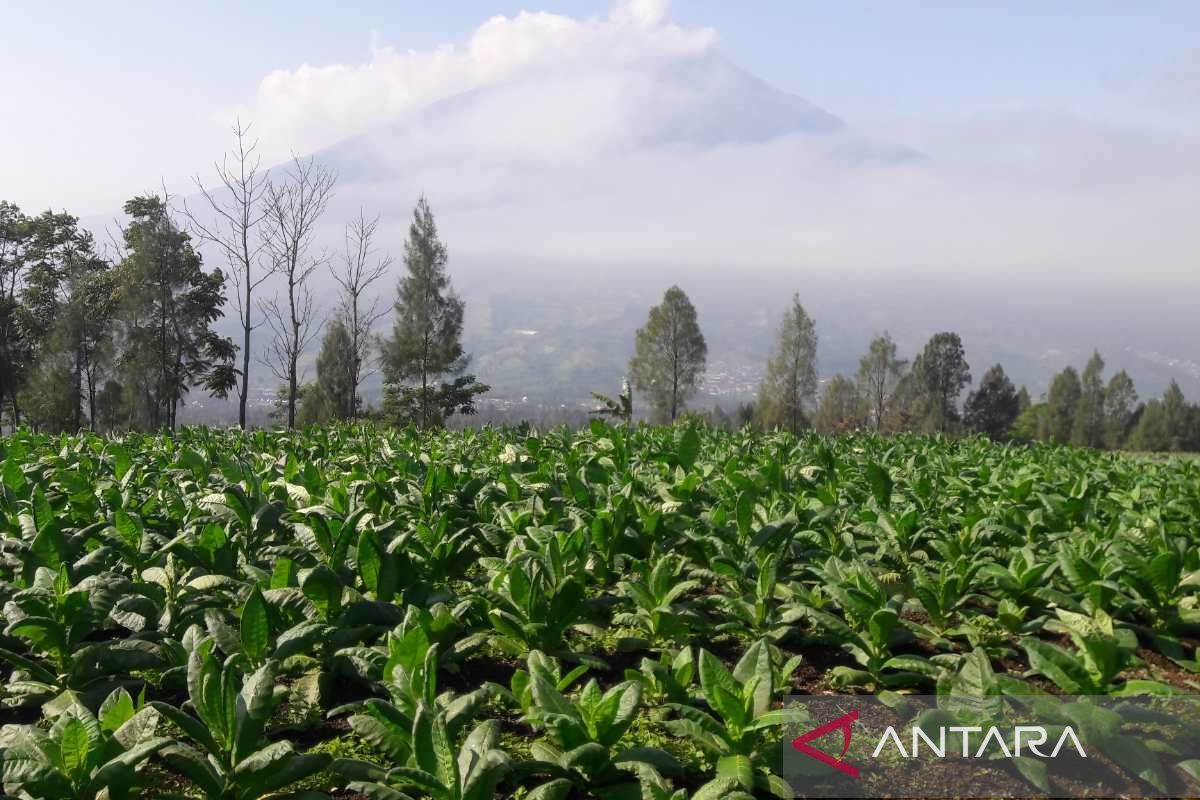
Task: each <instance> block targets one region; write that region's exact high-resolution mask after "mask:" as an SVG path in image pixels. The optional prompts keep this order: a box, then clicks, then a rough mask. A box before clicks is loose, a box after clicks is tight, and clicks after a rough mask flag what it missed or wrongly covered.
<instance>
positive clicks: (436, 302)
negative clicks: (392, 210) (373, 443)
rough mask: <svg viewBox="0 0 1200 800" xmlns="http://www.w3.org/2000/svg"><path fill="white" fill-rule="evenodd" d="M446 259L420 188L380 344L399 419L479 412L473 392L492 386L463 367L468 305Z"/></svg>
mask: <svg viewBox="0 0 1200 800" xmlns="http://www.w3.org/2000/svg"><path fill="white" fill-rule="evenodd" d="M448 260H449V255H448V253H447V251H446V246H445V245H444V244H443V243H442V240H441V239H440V238H439V237H438V231H437V223H436V222H435V221H434V218H433V211H432V210H431V209H430V207H429V201H428V200H426V199H425V197H424V196H422V197H421V198H420V199H419V200H417V206H416V208H415V209H414V210H413V219H412V223H411V224H410V225H409V227H408V239H407V240H406V241H405V243H404V267H405V274H404V275H403V276H402V277H401V278H400V283H399V285H398V286H397V288H396V303H395V307H394V308H395V320H394V322H393V323H392V335H391V337H390V338H388V339H386V340H384V341H383V342H382V343H381V345H380V351H381V359H380V360H381V365H382V368H383V378H384V412H385V414H387V415H388V416H389V417H391V418H392V419H393V420H394V421H396V422H398V423H401V424H406V423H415V424H417V425H419V426H420V427H421V428H430V427H435V426H440V425H443V424H444V423H445V420H446V418H447V417H448V416H450V415H451V414H453V413H456V412H457V413H460V414H473V413H474V412H475V405H474V399H475V397H476V396H477V395H479V394H482V393H483V392H485V391H487V387H486V386H484V385H483V384H480V383H478V382H477V381H476V380H475V376H473V375H464V374H463V372H464V370H466V368H467V365H468V363H469V362H470V357H469V356H468V355H467V354H466V352H464V350H463V346H462V341H461V339H462V327H463V313H464V305H463V301H462V300H461V299H460V298H459V297H458V295H457V294H455V292H454V289H453V287H452V286H451V285H450V276H449V275H448V274H447V273H446V264H447V262H448ZM443 378H453V379H454V380H453V381H450V382H446V381H444V380H443Z"/></svg>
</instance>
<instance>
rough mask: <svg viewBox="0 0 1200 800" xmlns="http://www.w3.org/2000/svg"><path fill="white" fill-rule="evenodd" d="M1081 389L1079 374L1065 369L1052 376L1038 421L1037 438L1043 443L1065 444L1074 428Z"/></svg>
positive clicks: (1073, 370)
mask: <svg viewBox="0 0 1200 800" xmlns="http://www.w3.org/2000/svg"><path fill="white" fill-rule="evenodd" d="M1082 393H1083V389H1082V387H1081V385H1080V381H1079V373H1078V372H1076V371H1075V368H1074V367H1067V368H1066V369H1064V370H1063V371H1062V372H1060V373H1058V374H1057V375H1055V376H1054V380H1052V381H1051V382H1050V391H1049V392H1048V393H1047V394H1046V408H1045V410H1044V411H1043V413H1042V415H1041V419H1040V420H1039V422H1040V425H1039V430H1038V438H1039V439H1042V440H1044V441H1049V442H1057V443H1059V444H1067V443H1068V442H1070V441H1071V431H1072V430H1074V428H1075V411H1076V409H1078V408H1079V398H1080V395H1081V394H1082Z"/></svg>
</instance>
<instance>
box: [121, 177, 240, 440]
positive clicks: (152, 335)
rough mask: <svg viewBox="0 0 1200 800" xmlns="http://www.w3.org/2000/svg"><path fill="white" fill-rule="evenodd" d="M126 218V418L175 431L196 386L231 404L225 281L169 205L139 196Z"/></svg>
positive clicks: (230, 348)
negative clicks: (208, 266) (222, 326)
mask: <svg viewBox="0 0 1200 800" xmlns="http://www.w3.org/2000/svg"><path fill="white" fill-rule="evenodd" d="M125 213H126V214H128V215H129V216H130V217H131V218H132V221H131V222H130V224H129V226H128V227H127V228H126V229H125V237H124V238H125V246H126V248H127V251H128V254H127V256H126V257H125V260H124V261H123V262H122V264H121V267H120V273H119V293H120V297H119V299H120V306H119V310H118V316H119V320H120V323H121V328H122V332H121V333H122V343H123V345H124V349H123V351H122V353H121V357H120V369H121V373H122V380H121V383H122V384H123V386H124V387H125V399H126V402H127V403H128V405H129V415H128V416H129V419H130V422H131V423H132V424H134V425H135V426H137V427H140V428H144V429H156V428H160V427H164V426H165V427H167V428H169V429H171V430H174V429H175V423H176V418H177V413H178V408H179V406H180V405H181V404H182V402H183V400H184V396H185V395H186V394H187V393H188V391H189V389H190V388H191V387H193V386H202V387H203V388H204V389H206V390H207V391H208V392H209V393H210V394H212V395H214V396H216V397H225V396H226V395H227V394H228V393H229V391H230V390H231V389H233V388H234V386H235V385H236V383H237V372H236V370H235V368H234V365H233V358H234V355H235V353H236V350H235V348H234V345H233V342H232V341H231V340H230V339H229V338H227V337H223V336H218V335H217V333H216V331H215V330H213V327H212V326H213V324H214V323H215V322H216V321H217V319H219V318H220V316H221V306H222V305H223V304H224V302H225V293H224V284H225V277H224V275H223V274H222V273H221V271H220V270H213V271H212V272H205V271H204V269H203V267H202V264H201V260H200V256H199V254H197V253H196V251H195V250H194V249H193V248H192V244H191V238H190V237H189V236H188V234H187V233H185V232H184V231H182V230H180V229H179V228H178V226H176V225H175V223H174V221H173V220H172V219H171V216H170V213H169V211H168V209H167V204H166V202H165V200H164V199H163V198H161V197H153V196H146V197H135V198H133V199H132V200H130V201H129V202H128V203H126V204H125Z"/></svg>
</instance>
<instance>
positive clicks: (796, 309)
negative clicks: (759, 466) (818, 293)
mask: <svg viewBox="0 0 1200 800" xmlns="http://www.w3.org/2000/svg"><path fill="white" fill-rule="evenodd" d="M816 396H817V331H816V326H815V325H814V324H813V321H812V318H811V317H809V316H808V314H807V313H806V312H805V310H804V306H802V305H800V295H799V294H795V295H793V296H792V306H791V308H789V309H788V310H787V312H786V313H785V314H784V315H783V321H782V322H781V323H780V325H779V334H778V337H777V338H776V340H775V347H774V349H773V350H772V351H771V357H770V359H769V360H768V361H767V375H766V377H765V378H764V379H763V382H762V385H761V386H760V387H759V390H758V409H759V413H760V414H761V415H762V425H763V427H764V428H775V427H779V428H783V429H784V430H787V431H791V432H792V433H799V432H800V431H801V430H803V429H804V428H806V427H808V424H809V415H810V414H811V413H812V410H813V406H814V405H815V402H816Z"/></svg>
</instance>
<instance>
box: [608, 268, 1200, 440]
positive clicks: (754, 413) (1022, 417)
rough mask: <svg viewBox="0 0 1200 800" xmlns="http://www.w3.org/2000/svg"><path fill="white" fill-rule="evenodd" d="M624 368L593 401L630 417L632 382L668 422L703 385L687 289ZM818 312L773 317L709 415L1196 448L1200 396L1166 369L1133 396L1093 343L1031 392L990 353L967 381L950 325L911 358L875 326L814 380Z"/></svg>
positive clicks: (676, 294) (675, 292) (795, 308)
mask: <svg viewBox="0 0 1200 800" xmlns="http://www.w3.org/2000/svg"><path fill="white" fill-rule="evenodd" d="M634 341H635V345H634V355H633V358H632V360H631V361H630V364H629V375H630V379H629V382H627V384H626V385H625V386H624V387H622V391H621V393H620V394H619V395H618V396H617V398H615V399H614V398H610V397H607V396H605V395H602V394H597V395H596V398H597V399H598V400H599V401H600V405H599V407H598V408H597V409H596V410H595V411H594V412H593V413H596V414H603V415H608V416H613V417H618V418H622V419H625V420H631V419H632V417H633V414H634V404H633V390H634V389H637V390H638V391H639V392H640V393H641V394H643V395H644V396H645V397H646V399H647V401H648V405H649V407H650V414H651V416H652V417H653V418H654V419H655V420H656V421H659V422H673V421H675V420H676V419H678V418H679V417H680V415H681V414H683V413H684V410H685V408H686V405H687V402H688V401H689V400H690V399H691V398H692V397H694V396H695V394H696V393H697V392H698V391H699V389H700V387H701V384H702V381H703V377H704V373H705V368H706V365H707V354H708V348H707V344H706V342H705V340H704V334H703V332H702V331H701V329H700V325H699V321H698V315H697V313H696V309H695V307H694V306H693V305H692V303H691V301H690V300H689V298H688V296H687V294H686V293H684V291H683V290H682V289H680V288H679V287H678V286H672V287H671V288H670V289H668V290H667V291H666V293H665V294H664V295H663V299H662V302H661V303H659V304H658V305H656V306H654V307H653V308H652V309H651V310H650V313H649V316H648V318H647V320H646V324H645V325H644V326H643V327H641V328H640V329H638V331H637V334H636V336H635V340H634ZM817 341H818V337H817V331H816V324H815V323H814V321H813V319H812V317H810V316H809V314H808V312H807V311H805V309H804V306H803V305H802V304H801V303H800V297H799V295H798V294H797V295H794V296H793V298H792V302H791V304H790V305H789V307H788V308H787V310H786V311H785V313H784V315H783V319H782V321H781V322H780V325H779V329H778V332H777V333H776V337H775V342H774V345H773V347H772V349H771V352H770V355H769V357H768V359H767V363H766V372H765V377H764V378H763V380H762V383H761V384H760V386H759V390H758V394H757V397H756V399H755V400H754V401H753V402H751V403H747V404H744V405H742V406H740V407H739V408H738V409H736V410H735V411H734V413H733V414H732V415H731V414H728V413H726V412H725V411H724V410H723V409H721V408H719V407H718V408H716V409H714V410H713V411H711V412H709V414H708V418H709V420H710V421H715V422H719V423H723V424H728V425H732V426H735V427H740V426H742V425H753V426H755V427H758V428H762V429H784V430H789V431H792V432H793V433H798V432H800V431H803V430H807V429H815V430H817V431H819V432H821V433H826V434H836V433H840V432H845V431H850V430H856V429H873V430H875V431H879V432H881V433H898V432H902V431H912V432H919V433H925V434H935V433H949V434H962V433H978V434H983V435H985V436H988V437H990V438H993V439H996V440H1014V441H1023V442H1032V441H1048V442H1056V443H1060V444H1071V445H1075V446H1079V447H1090V448H1104V449H1114V450H1115V449H1130V450H1145V451H1196V450H1200V405H1196V404H1189V403H1188V402H1187V401H1186V400H1185V398H1184V396H1183V392H1182V390H1181V389H1180V388H1179V385H1178V384H1177V383H1176V382H1175V381H1171V383H1170V385H1169V386H1168V387H1167V389H1166V391H1165V392H1164V393H1163V396H1162V397H1161V398H1151V399H1149V400H1147V401H1145V402H1140V401H1139V399H1138V394H1137V391H1136V389H1135V387H1134V384H1133V380H1132V379H1131V378H1130V377H1129V375H1128V373H1126V372H1125V371H1124V370H1121V371H1119V372H1117V373H1116V374H1114V375H1113V376H1112V377H1111V378H1109V379H1108V380H1107V381H1106V380H1105V378H1104V359H1103V358H1102V357H1101V356H1100V354H1099V353H1098V352H1096V353H1093V355H1092V357H1091V358H1090V359H1089V360H1088V363H1087V364H1086V365H1085V366H1084V368H1083V371H1082V373H1080V372H1078V371H1077V370H1076V369H1075V368H1074V367H1067V368H1065V369H1064V370H1062V371H1061V372H1059V373H1058V374H1057V375H1055V376H1054V379H1053V380H1052V381H1051V384H1050V388H1049V390H1048V391H1047V392H1046V393H1045V395H1044V396H1043V397H1042V398H1040V399H1039V400H1038V401H1037V402H1033V401H1032V400H1031V398H1030V396H1029V392H1028V390H1027V389H1026V388H1025V387H1024V386H1022V387H1021V388H1020V389H1017V388H1016V387H1015V386H1014V385H1013V383H1012V381H1011V380H1010V379H1009V377H1008V375H1006V374H1005V372H1004V367H1003V366H1002V365H1000V364H995V365H993V366H991V367H989V368H988V369H987V370H986V371H985V372H984V373H983V376H982V378H980V381H979V385H978V386H977V387H976V388H975V389H974V390H972V391H969V392H967V394H966V396H965V398H964V397H963V393H964V391H966V390H967V388H968V387H969V386H970V385H971V383H972V379H971V368H970V365H969V364H968V363H967V360H966V353H965V350H964V348H963V344H962V339H961V338H960V337H959V335H958V334H957V333H954V332H952V331H944V332H940V333H935V334H934V335H933V336H932V337H931V338H930V339H929V341H928V342H927V343H926V344H925V346H924V347H923V348H922V349H921V351H920V352H919V353H917V354H916V355H915V356H914V357H913V358H912V359H911V360H909V359H905V358H901V357H899V355H898V352H897V346H896V342H895V341H894V340H893V339H892V337H891V336H890V335H889V334H888V333H887V332H884V333H882V334H879V335H877V336H875V337H874V338H873V339H872V340H871V342H870V344H869V345H868V347H867V351H866V352H865V353H864V354H863V355H862V357H861V358H860V359H859V363H858V371H857V373H856V374H854V375H840V374H839V375H833V376H831V377H830V378H829V379H828V380H827V381H825V384H824V388H823V389H821V388H820V381H819V379H818V369H817V367H818V364H817Z"/></svg>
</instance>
